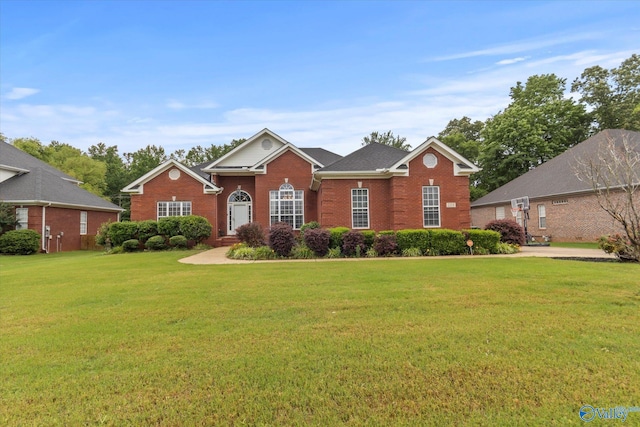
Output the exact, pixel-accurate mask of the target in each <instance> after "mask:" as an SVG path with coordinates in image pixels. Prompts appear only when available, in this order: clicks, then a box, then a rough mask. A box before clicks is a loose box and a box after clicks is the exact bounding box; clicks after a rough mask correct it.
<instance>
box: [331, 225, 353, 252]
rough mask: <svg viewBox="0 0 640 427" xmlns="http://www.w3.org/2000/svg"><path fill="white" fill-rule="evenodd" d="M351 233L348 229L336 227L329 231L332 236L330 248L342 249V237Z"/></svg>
mask: <svg viewBox="0 0 640 427" xmlns="http://www.w3.org/2000/svg"><path fill="white" fill-rule="evenodd" d="M348 231H349V228H348V227H334V228H330V229H329V233H330V234H331V242H330V243H329V247H330V248H342V235H343V234H344V233H346V232H348Z"/></svg>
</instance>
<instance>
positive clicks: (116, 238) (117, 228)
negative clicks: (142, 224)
mask: <svg viewBox="0 0 640 427" xmlns="http://www.w3.org/2000/svg"><path fill="white" fill-rule="evenodd" d="M137 234H138V223H137V222H131V221H125V222H114V223H112V224H111V225H110V226H109V239H110V240H111V244H112V245H113V246H122V244H123V243H124V242H126V241H127V240H131V239H135V238H136V235H137Z"/></svg>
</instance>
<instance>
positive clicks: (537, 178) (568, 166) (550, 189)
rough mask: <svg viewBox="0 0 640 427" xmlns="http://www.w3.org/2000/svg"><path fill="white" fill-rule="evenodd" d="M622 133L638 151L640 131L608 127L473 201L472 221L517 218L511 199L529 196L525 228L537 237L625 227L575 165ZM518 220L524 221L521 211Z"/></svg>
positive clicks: (587, 236) (586, 236) (594, 234)
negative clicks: (582, 178) (607, 210)
mask: <svg viewBox="0 0 640 427" xmlns="http://www.w3.org/2000/svg"><path fill="white" fill-rule="evenodd" d="M623 138H627V139H628V140H629V141H632V142H634V143H635V147H636V148H637V149H638V151H640V132H632V131H625V130H604V131H602V132H600V133H598V134H596V135H594V136H592V137H591V138H589V139H587V140H585V141H583V142H581V143H580V144H577V145H575V146H574V147H572V148H570V149H568V150H567V151H565V152H564V153H562V154H560V155H559V156H556V157H554V158H553V159H551V160H549V161H547V162H546V163H544V164H542V165H540V166H538V167H537V168H535V169H532V170H530V171H529V172H527V173H525V174H524V175H521V176H519V177H518V178H516V179H514V180H512V181H510V182H508V183H506V184H505V185H503V186H502V187H500V188H497V189H496V190H494V191H492V192H491V193H489V194H487V195H486V196H484V197H482V198H480V199H478V200H476V201H474V202H473V203H471V222H472V225H473V226H475V227H480V228H484V226H485V225H486V224H487V223H488V222H489V221H492V220H494V219H502V218H513V216H512V212H511V199H515V198H519V197H524V196H527V197H529V203H530V210H529V220H528V221H527V229H528V232H529V234H531V235H533V236H534V238H536V239H537V240H539V239H541V238H543V236H547V237H549V236H550V237H551V238H552V240H555V241H563V242H575V241H595V240H597V239H598V238H599V237H600V236H603V235H607V234H613V233H619V232H621V231H622V230H621V229H620V228H619V227H618V224H617V223H616V222H615V221H614V220H613V219H612V218H611V216H609V215H608V214H607V213H606V212H605V211H604V210H603V209H602V208H601V207H600V206H599V205H598V201H597V199H596V196H595V193H594V191H593V189H592V188H591V184H590V183H588V182H585V181H581V180H580V179H578V177H577V175H576V172H575V170H576V162H577V161H578V160H577V159H581V158H587V157H589V155H592V154H595V153H596V152H597V151H598V150H599V148H600V147H601V145H602V144H605V143H607V142H608V141H613V142H615V143H616V144H618V143H620V142H621V141H622V139H623ZM636 196H637V194H636ZM637 203H639V204H640V200H637ZM515 219H516V221H517V222H518V223H520V224H521V225H522V224H523V217H522V213H521V212H519V213H517V216H516V217H515Z"/></svg>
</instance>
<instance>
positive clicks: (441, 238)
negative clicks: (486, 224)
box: [429, 229, 467, 255]
mask: <svg viewBox="0 0 640 427" xmlns="http://www.w3.org/2000/svg"><path fill="white" fill-rule="evenodd" d="M430 234H431V239H430V240H431V247H430V248H429V253H430V254H432V255H461V254H464V253H466V251H467V245H466V241H465V239H464V235H463V234H462V233H461V232H459V231H455V230H446V229H436V230H431V231H430Z"/></svg>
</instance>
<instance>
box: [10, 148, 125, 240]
mask: <svg viewBox="0 0 640 427" xmlns="http://www.w3.org/2000/svg"><path fill="white" fill-rule="evenodd" d="M80 184H81V182H80V181H78V180H77V179H75V178H73V177H72V176H69V175H67V174H66V173H64V172H62V171H60V170H58V169H56V168H54V167H53V166H51V165H49V164H47V163H45V162H43V161H41V160H39V159H37V158H35V157H33V156H31V155H29V154H27V153H25V152H24V151H22V150H20V149H18V148H16V147H14V146H13V145H11V144H8V143H6V142H0V202H3V203H8V204H10V205H12V206H13V207H14V209H15V215H16V219H17V221H18V225H17V226H16V228H17V229H23V228H29V229H32V230H35V231H37V232H38V233H39V234H40V235H41V236H42V246H41V247H42V250H43V251H45V252H58V251H70V250H78V249H82V248H88V247H90V246H92V242H93V239H94V238H95V235H96V232H97V230H98V227H100V225H101V224H102V223H104V222H107V221H113V222H115V221H118V219H119V215H120V212H122V211H123V209H121V208H120V207H119V206H116V205H114V204H113V203H111V202H108V201H106V200H104V199H102V198H100V197H98V196H96V195H95V194H92V193H90V192H88V191H86V190H84V189H83V188H81V187H80V186H79V185H80Z"/></svg>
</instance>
